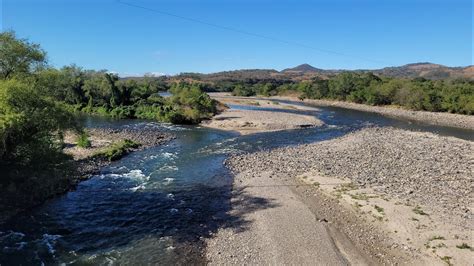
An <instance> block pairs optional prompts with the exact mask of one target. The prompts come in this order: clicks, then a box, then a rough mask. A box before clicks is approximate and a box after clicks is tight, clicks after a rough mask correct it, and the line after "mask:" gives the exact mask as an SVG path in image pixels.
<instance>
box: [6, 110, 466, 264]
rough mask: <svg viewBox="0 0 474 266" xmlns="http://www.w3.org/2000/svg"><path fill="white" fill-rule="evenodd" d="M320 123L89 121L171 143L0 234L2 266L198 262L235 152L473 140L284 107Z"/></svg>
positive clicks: (379, 119) (217, 222) (118, 165)
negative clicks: (424, 136)
mask: <svg viewBox="0 0 474 266" xmlns="http://www.w3.org/2000/svg"><path fill="white" fill-rule="evenodd" d="M232 108H251V109H255V108H258V109H265V110H273V111H276V112H298V113H305V114H311V115H314V116H317V117H318V118H319V119H321V120H323V121H324V122H325V123H326V125H325V126H323V127H319V128H307V129H298V130H288V131H280V132H271V133H260V134H254V135H248V136H237V135H236V134H234V133H230V132H224V131H220V130H214V129H207V128H202V127H199V126H174V125H168V124H161V123H155V122H148V121H137V120H135V121H130V120H120V121H112V120H106V119H99V118H89V119H88V120H87V121H86V122H85V125H86V126H89V127H113V128H122V127H136V128H146V127H158V128H160V129H162V130H163V131H168V132H172V133H173V134H175V135H176V139H175V140H173V141H171V142H169V143H167V144H165V145H162V146H157V147H154V148H150V149H146V150H143V151H138V152H135V153H132V154H130V155H128V156H126V157H125V158H123V159H121V160H119V161H117V162H115V163H113V164H112V165H110V166H109V167H106V168H104V169H102V172H101V174H100V175H96V176H93V177H92V178H91V179H89V180H87V181H84V182H82V183H80V184H79V185H78V187H77V189H76V190H75V191H72V192H69V193H67V194H65V195H63V196H61V197H58V198H55V199H53V200H50V201H48V202H46V203H45V204H43V205H42V206H41V207H38V208H36V209H34V210H31V211H29V212H27V213H23V214H20V215H17V216H16V217H14V218H13V219H11V220H10V221H9V222H8V223H6V224H4V225H2V226H1V227H0V265H17V264H23V265H25V264H33V265H41V264H55V265H57V264H62V263H64V264H94V265H96V264H99V265H109V264H115V263H116V264H138V265H142V264H156V263H159V264H186V263H192V264H201V263H204V261H202V256H201V252H202V250H203V247H204V246H203V245H204V239H205V238H207V237H210V236H211V234H212V233H213V232H215V231H217V230H218V229H219V228H220V227H222V226H225V224H226V223H224V221H226V220H228V219H236V220H237V221H238V219H239V217H230V216H227V214H226V210H227V209H228V208H229V197H230V191H231V184H232V177H231V176H230V174H229V173H228V171H227V170H226V168H225V167H224V165H223V162H224V160H225V159H226V158H227V157H228V156H229V155H230V154H232V153H239V152H252V151H258V150H262V149H272V148H277V147H281V146H287V145H296V144H301V143H309V142H315V141H322V140H327V139H331V138H335V137H339V136H342V135H344V134H347V133H348V132H350V131H353V130H356V129H359V128H362V127H366V126H372V125H378V126H393V127H398V128H404V129H409V130H419V131H429V132H435V133H438V134H440V135H447V136H455V137H459V138H463V139H469V140H473V139H474V137H473V136H474V134H473V132H472V131H470V130H462V129H455V128H448V127H440V126H431V125H427V124H423V123H417V122H410V121H404V120H397V119H391V118H386V117H383V116H381V115H378V114H372V113H366V112H360V111H354V110H346V109H341V108H335V107H318V108H319V109H320V110H318V111H298V110H281V109H271V108H260V107H243V106H232Z"/></svg>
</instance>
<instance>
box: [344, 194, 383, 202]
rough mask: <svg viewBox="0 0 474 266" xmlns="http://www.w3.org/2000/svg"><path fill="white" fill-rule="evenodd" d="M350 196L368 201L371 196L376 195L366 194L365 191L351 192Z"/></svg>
mask: <svg viewBox="0 0 474 266" xmlns="http://www.w3.org/2000/svg"><path fill="white" fill-rule="evenodd" d="M350 196H351V198H352V199H355V200H365V201H368V200H369V199H372V198H377V196H370V195H367V194H366V193H356V194H351V195H350Z"/></svg>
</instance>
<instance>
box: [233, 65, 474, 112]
mask: <svg viewBox="0 0 474 266" xmlns="http://www.w3.org/2000/svg"><path fill="white" fill-rule="evenodd" d="M287 92H298V93H299V94H300V95H301V98H310V99H333V100H340V101H351V102H355V103H363V104H369V105H398V106H402V107H405V108H408V109H413V110H426V111H433V112H452V113H460V114H470V115H471V114H474V81H473V80H468V79H447V80H426V79H423V78H416V79H395V78H381V77H379V76H376V75H374V74H372V73H354V72H344V73H341V74H338V75H335V76H332V77H329V78H326V79H322V78H313V79H311V80H307V81H301V82H292V83H284V84H280V83H279V82H266V83H253V84H252V83H237V84H235V85H234V88H233V94H234V95H239V96H252V95H265V96H268V95H276V94H284V93H287Z"/></svg>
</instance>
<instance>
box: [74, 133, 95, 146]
mask: <svg viewBox="0 0 474 266" xmlns="http://www.w3.org/2000/svg"><path fill="white" fill-rule="evenodd" d="M77 146H79V147H81V148H90V147H91V146H92V144H91V141H90V140H89V135H87V133H86V132H84V131H83V132H81V134H79V137H78V138H77Z"/></svg>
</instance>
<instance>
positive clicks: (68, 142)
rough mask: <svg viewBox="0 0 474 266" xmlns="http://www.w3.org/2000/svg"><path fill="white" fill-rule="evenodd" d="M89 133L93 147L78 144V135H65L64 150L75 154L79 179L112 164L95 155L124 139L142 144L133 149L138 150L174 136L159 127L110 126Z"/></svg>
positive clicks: (89, 130)
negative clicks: (114, 127)
mask: <svg viewBox="0 0 474 266" xmlns="http://www.w3.org/2000/svg"><path fill="white" fill-rule="evenodd" d="M86 132H87V134H88V135H89V140H90V142H91V147H89V148H81V147H79V146H77V144H76V139H77V135H76V134H74V133H71V132H69V133H68V134H66V136H65V146H66V147H65V149H64V152H65V153H67V154H70V155H72V156H73V158H74V161H75V162H76V164H77V169H78V175H79V178H75V179H76V180H77V181H75V182H76V183H77V182H78V181H79V180H82V179H84V178H88V177H89V176H91V175H93V174H95V173H97V172H98V171H99V170H100V169H101V168H102V167H105V166H107V165H108V164H110V161H109V160H108V159H107V158H104V157H100V156H95V154H97V153H99V152H100V151H102V150H105V149H107V148H108V147H110V146H111V145H112V144H114V143H118V142H121V141H124V140H126V139H128V140H132V141H133V142H135V143H138V144H140V145H139V147H137V148H133V149H131V151H137V150H142V149H146V148H149V147H153V146H157V145H161V144H164V143H166V142H168V141H170V140H172V139H173V138H174V136H173V135H171V134H169V133H164V132H162V131H160V130H158V129H144V128H143V129H134V128H124V129H109V128H89V129H87V130H86Z"/></svg>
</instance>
